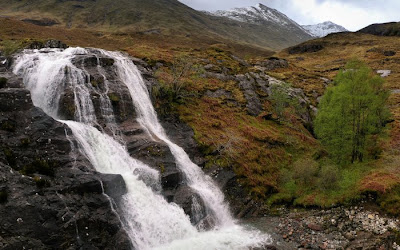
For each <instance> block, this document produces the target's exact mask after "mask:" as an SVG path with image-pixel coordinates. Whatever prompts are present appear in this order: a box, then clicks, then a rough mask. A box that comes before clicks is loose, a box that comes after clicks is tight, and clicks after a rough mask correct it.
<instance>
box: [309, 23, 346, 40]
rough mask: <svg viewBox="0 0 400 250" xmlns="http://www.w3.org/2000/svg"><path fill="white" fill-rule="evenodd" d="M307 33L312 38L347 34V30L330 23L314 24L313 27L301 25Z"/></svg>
mask: <svg viewBox="0 0 400 250" xmlns="http://www.w3.org/2000/svg"><path fill="white" fill-rule="evenodd" d="M302 27H303V28H304V29H305V30H307V32H308V33H309V34H310V35H311V36H313V37H324V36H326V35H329V34H331V33H338V32H347V31H348V30H347V29H346V28H344V27H343V26H340V25H338V24H336V23H333V22H331V21H327V22H323V23H319V24H314V25H303V26H302Z"/></svg>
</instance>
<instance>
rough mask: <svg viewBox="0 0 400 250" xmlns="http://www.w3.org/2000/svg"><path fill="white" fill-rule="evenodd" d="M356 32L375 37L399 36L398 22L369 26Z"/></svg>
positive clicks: (399, 26)
mask: <svg viewBox="0 0 400 250" xmlns="http://www.w3.org/2000/svg"><path fill="white" fill-rule="evenodd" d="M358 32H360V33H365V34H371V35H377V36H400V22H399V23H396V22H392V23H384V24H371V25H369V26H368V27H365V28H363V29H361V30H359V31H358Z"/></svg>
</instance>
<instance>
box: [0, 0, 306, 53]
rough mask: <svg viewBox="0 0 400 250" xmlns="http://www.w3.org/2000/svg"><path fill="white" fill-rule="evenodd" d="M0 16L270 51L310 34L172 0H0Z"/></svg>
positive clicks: (289, 44)
mask: <svg viewBox="0 0 400 250" xmlns="http://www.w3.org/2000/svg"><path fill="white" fill-rule="evenodd" d="M0 11H1V13H2V15H6V16H11V17H17V18H18V19H21V20H28V21H30V22H33V23H35V22H36V23H38V22H39V23H43V24H44V25H55V26H64V27H67V28H88V29H91V30H93V29H96V30H101V31H118V32H124V33H129V34H138V33H139V34H152V35H159V36H160V37H162V36H173V37H174V38H175V37H176V39H178V38H182V37H183V38H188V37H189V38H191V39H192V40H193V41H196V40H198V39H199V38H201V39H205V38H206V39H208V40H210V41H213V43H221V42H222V43H224V42H226V41H227V40H228V41H234V42H237V43H243V44H250V45H253V46H259V47H263V48H266V49H268V48H270V49H273V50H280V49H282V48H285V47H288V46H291V45H294V44H297V43H299V42H302V41H305V40H307V39H310V38H311V37H310V36H308V35H307V34H305V33H304V32H303V33H302V32H297V33H296V32H293V31H292V30H289V29H286V30H285V29H277V27H276V26H274V25H255V24H253V23H243V22H239V21H236V20H232V19H228V18H225V17H217V16H210V15H207V14H205V13H202V12H199V11H196V10H193V9H191V8H189V7H187V6H186V5H184V4H182V3H180V2H179V1H177V0H119V1H112V0H97V1H91V0H79V1H72V0H68V1H58V0H37V1H30V0H0Z"/></svg>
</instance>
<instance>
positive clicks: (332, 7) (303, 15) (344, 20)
mask: <svg viewBox="0 0 400 250" xmlns="http://www.w3.org/2000/svg"><path fill="white" fill-rule="evenodd" d="M180 1H181V2H183V3H185V4H187V5H189V6H191V7H192V8H194V9H198V10H220V9H230V8H233V7H244V6H251V5H255V4H257V3H259V2H261V3H263V4H265V5H267V6H269V7H272V8H275V9H278V10H279V11H281V12H283V13H285V14H286V15H287V16H289V17H290V18H292V19H293V20H295V21H296V22H298V23H300V24H314V23H320V22H324V21H332V22H335V23H337V24H340V25H342V26H344V27H345V28H347V29H349V30H352V31H355V30H358V29H361V28H363V27H365V26H367V25H369V24H372V23H382V22H390V21H400V14H399V12H398V10H400V1H399V0H285V1H283V0H218V1H216V0H180Z"/></svg>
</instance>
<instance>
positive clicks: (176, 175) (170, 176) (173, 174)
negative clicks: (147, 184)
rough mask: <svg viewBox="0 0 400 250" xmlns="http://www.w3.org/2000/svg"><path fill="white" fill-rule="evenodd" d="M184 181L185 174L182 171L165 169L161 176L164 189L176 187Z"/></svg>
mask: <svg viewBox="0 0 400 250" xmlns="http://www.w3.org/2000/svg"><path fill="white" fill-rule="evenodd" d="M182 181H183V176H182V173H181V172H180V171H164V172H163V173H162V176H161V186H162V187H163V189H164V190H170V189H176V188H177V187H179V186H180V185H181V183H182Z"/></svg>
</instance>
